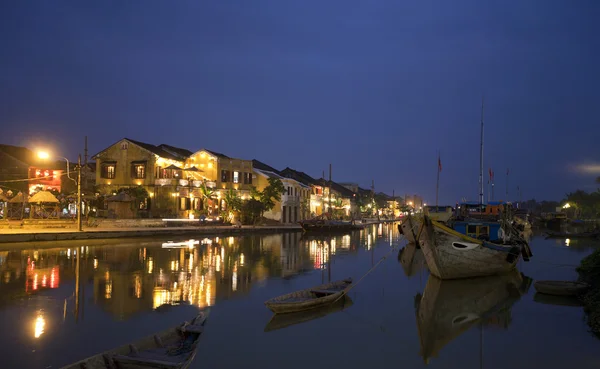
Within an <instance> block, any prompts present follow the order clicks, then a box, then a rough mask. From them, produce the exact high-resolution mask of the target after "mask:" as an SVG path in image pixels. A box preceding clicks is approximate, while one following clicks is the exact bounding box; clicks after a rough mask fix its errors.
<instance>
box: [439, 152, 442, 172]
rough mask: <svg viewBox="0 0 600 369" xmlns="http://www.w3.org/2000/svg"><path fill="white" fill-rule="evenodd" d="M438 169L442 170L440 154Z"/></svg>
mask: <svg viewBox="0 0 600 369" xmlns="http://www.w3.org/2000/svg"><path fill="white" fill-rule="evenodd" d="M438 171H440V172H441V171H442V159H440V157H439V156H438Z"/></svg>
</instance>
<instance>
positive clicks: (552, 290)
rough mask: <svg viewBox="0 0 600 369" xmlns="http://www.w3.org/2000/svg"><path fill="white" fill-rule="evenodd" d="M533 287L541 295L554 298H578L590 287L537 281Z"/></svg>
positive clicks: (582, 284)
mask: <svg viewBox="0 0 600 369" xmlns="http://www.w3.org/2000/svg"><path fill="white" fill-rule="evenodd" d="M533 286H534V287H535V290H536V291H537V292H539V293H543V294H546V295H554V296H577V295H580V294H582V293H584V292H585V291H586V290H587V289H588V288H589V287H590V286H589V285H588V284H586V283H582V282H571V281H537V282H535V283H534V284H533Z"/></svg>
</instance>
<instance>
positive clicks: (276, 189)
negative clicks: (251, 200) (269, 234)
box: [259, 177, 285, 213]
mask: <svg viewBox="0 0 600 369" xmlns="http://www.w3.org/2000/svg"><path fill="white" fill-rule="evenodd" d="M284 191H285V187H284V186H283V182H281V180H280V179H279V178H273V177H271V178H269V184H268V185H267V187H265V188H264V190H262V192H259V193H260V195H259V197H260V200H259V201H260V202H261V203H262V204H263V213H264V212H265V211H269V210H271V209H273V207H274V206H275V201H276V200H279V199H281V195H282V194H283V192H284Z"/></svg>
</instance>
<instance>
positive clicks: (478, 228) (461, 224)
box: [452, 221, 500, 241]
mask: <svg viewBox="0 0 600 369" xmlns="http://www.w3.org/2000/svg"><path fill="white" fill-rule="evenodd" d="M452 227H453V228H454V230H455V231H457V232H460V233H462V234H464V235H467V236H469V237H473V238H476V239H479V240H486V241H496V240H498V239H500V237H498V233H499V231H500V223H497V222H467V221H457V222H454V224H453V225H452Z"/></svg>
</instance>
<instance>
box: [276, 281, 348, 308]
mask: <svg viewBox="0 0 600 369" xmlns="http://www.w3.org/2000/svg"><path fill="white" fill-rule="evenodd" d="M351 285H352V278H348V279H343V280H340V281H335V282H331V283H327V284H323V285H320V286H316V287H312V288H307V289H305V290H300V291H296V292H292V293H288V294H286V295H282V296H278V297H275V298H272V299H270V300H268V301H265V305H267V307H268V308H269V309H270V310H271V311H272V312H274V313H277V314H284V313H294V312H298V311H304V310H310V309H315V308H318V307H322V306H326V305H329V304H331V303H332V302H334V301H336V300H338V299H339V298H341V297H342V296H343V295H345V294H346V292H347V291H348V289H349V288H350V286H351Z"/></svg>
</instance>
